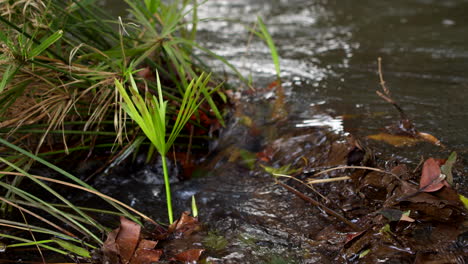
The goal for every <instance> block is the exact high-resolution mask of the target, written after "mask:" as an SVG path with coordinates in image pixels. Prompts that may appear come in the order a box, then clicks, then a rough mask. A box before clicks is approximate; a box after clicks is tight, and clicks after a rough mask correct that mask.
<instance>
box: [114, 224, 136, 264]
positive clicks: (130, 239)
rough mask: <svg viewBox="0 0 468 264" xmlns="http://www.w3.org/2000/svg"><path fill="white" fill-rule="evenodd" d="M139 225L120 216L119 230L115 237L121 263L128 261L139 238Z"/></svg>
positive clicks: (125, 263)
mask: <svg viewBox="0 0 468 264" xmlns="http://www.w3.org/2000/svg"><path fill="white" fill-rule="evenodd" d="M140 231H141V226H140V225H139V224H137V223H135V222H133V221H130V220H128V219H127V218H125V217H123V216H121V217H120V231H119V234H118V235H117V237H116V239H115V243H116V244H117V248H118V250H119V255H120V259H121V261H122V263H123V264H127V263H129V262H130V260H131V258H132V256H133V254H134V252H135V249H136V247H137V245H138V240H139V239H140Z"/></svg>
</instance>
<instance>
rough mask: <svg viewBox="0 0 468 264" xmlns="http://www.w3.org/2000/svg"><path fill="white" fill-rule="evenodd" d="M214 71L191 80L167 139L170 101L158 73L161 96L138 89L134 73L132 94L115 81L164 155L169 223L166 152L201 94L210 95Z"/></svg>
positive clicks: (130, 111)
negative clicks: (144, 92)
mask: <svg viewBox="0 0 468 264" xmlns="http://www.w3.org/2000/svg"><path fill="white" fill-rule="evenodd" d="M210 76H211V74H208V75H206V74H205V73H202V74H201V75H200V76H199V77H197V78H194V79H192V81H191V82H190V83H189V84H188V86H187V87H186V88H185V92H184V96H183V98H182V102H181V104H180V108H179V109H178V111H177V117H176V120H175V122H174V124H173V125H172V131H171V133H170V134H169V136H168V138H167V139H166V128H167V127H168V124H167V120H166V114H167V110H168V109H167V103H168V101H164V100H163V95H162V89H161V82H160V80H159V75H158V73H156V79H157V89H158V90H157V92H158V97H156V96H154V95H150V94H149V93H148V94H147V96H145V99H146V100H145V99H144V98H143V97H142V96H141V95H140V93H139V92H138V88H137V85H136V83H135V80H134V79H133V76H132V75H131V74H130V75H129V80H130V87H129V89H130V93H131V97H130V96H129V94H128V93H127V91H126V90H125V88H124V87H123V84H122V83H121V82H120V81H119V80H117V79H116V80H115V86H116V87H117V89H118V91H119V93H120V94H121V96H122V98H123V100H124V103H123V105H122V107H123V108H124V109H125V111H126V112H127V114H128V115H129V116H130V117H131V118H132V119H133V120H134V121H135V122H136V123H137V124H138V125H139V126H140V128H141V129H142V130H143V132H144V133H145V135H146V136H147V137H148V139H149V140H150V141H151V143H152V144H153V145H154V147H155V148H156V150H157V151H158V152H159V154H160V155H161V161H162V165H163V172H164V184H165V187H166V203H167V213H168V216H169V223H171V224H172V222H173V221H174V218H173V213H172V200H171V189H170V184H169V175H168V171H167V163H166V154H167V151H168V150H169V149H170V148H171V146H172V144H173V143H174V141H175V140H176V138H177V137H178V136H179V134H180V132H181V131H182V128H184V126H185V125H186V124H187V122H188V121H189V119H190V117H191V116H193V114H194V113H195V111H196V110H197V109H198V107H199V106H200V104H201V103H202V102H203V100H204V99H205V97H201V95H205V96H206V95H210V94H211V92H212V91H211V92H209V91H208V88H207V84H208V82H209V80H210Z"/></svg>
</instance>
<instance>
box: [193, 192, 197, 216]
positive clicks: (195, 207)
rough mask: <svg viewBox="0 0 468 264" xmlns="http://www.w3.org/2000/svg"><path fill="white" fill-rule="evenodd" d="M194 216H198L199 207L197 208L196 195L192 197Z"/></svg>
mask: <svg viewBox="0 0 468 264" xmlns="http://www.w3.org/2000/svg"><path fill="white" fill-rule="evenodd" d="M192 214H193V217H197V216H198V207H197V202H196V201H195V195H193V196H192Z"/></svg>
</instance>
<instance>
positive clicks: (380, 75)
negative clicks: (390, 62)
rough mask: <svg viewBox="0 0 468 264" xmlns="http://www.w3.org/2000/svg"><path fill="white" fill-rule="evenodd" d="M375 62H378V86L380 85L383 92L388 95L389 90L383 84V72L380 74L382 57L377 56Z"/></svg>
mask: <svg viewBox="0 0 468 264" xmlns="http://www.w3.org/2000/svg"><path fill="white" fill-rule="evenodd" d="M377 62H378V64H379V78H380V86H382V90H383V91H384V93H385V94H386V95H388V96H390V90H389V89H388V88H387V86H385V81H384V79H383V74H382V58H381V57H378V58H377Z"/></svg>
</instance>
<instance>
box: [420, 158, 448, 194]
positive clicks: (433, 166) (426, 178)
mask: <svg viewBox="0 0 468 264" xmlns="http://www.w3.org/2000/svg"><path fill="white" fill-rule="evenodd" d="M444 181H445V180H444V178H443V177H441V171H440V167H439V164H438V163H437V162H436V160H435V159H433V158H429V159H427V160H426V161H425V162H424V165H423V169H422V174H421V180H420V181H419V188H420V190H421V191H423V192H435V191H438V190H440V189H441V188H442V187H444Z"/></svg>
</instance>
